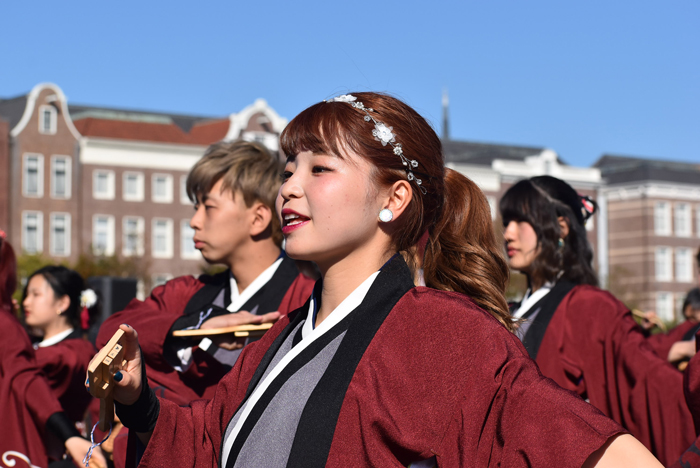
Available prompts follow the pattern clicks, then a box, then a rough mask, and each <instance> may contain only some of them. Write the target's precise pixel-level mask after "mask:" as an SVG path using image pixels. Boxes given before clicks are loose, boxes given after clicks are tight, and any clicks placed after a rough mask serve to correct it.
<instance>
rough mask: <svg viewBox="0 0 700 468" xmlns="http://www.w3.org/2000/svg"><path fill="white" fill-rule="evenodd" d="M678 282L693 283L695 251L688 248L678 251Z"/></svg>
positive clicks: (681, 248) (680, 248)
mask: <svg viewBox="0 0 700 468" xmlns="http://www.w3.org/2000/svg"><path fill="white" fill-rule="evenodd" d="M675 254H676V281H678V282H681V283H692V282H693V251H692V249H689V248H687V247H679V248H677V249H676V252H675Z"/></svg>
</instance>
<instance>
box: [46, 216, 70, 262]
mask: <svg viewBox="0 0 700 468" xmlns="http://www.w3.org/2000/svg"><path fill="white" fill-rule="evenodd" d="M58 217H62V218H63V223H64V225H63V229H64V231H63V236H64V242H65V244H64V249H63V252H59V251H58V250H57V249H56V247H57V244H56V236H55V231H56V218H58ZM71 239H72V237H71V216H70V213H51V217H50V218H49V253H50V254H51V255H52V256H54V257H70V252H71Z"/></svg>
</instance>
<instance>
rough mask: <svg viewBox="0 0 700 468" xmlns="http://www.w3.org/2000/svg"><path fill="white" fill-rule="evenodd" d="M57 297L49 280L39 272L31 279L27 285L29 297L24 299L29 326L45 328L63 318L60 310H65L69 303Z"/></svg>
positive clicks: (23, 305)
mask: <svg viewBox="0 0 700 468" xmlns="http://www.w3.org/2000/svg"><path fill="white" fill-rule="evenodd" d="M65 302H66V301H65V299H64V300H63V301H62V300H61V299H60V298H58V299H57V298H56V296H55V294H54V291H53V289H51V286H50V285H49V283H48V281H46V279H45V278H44V277H43V276H42V275H41V274H38V275H36V276H33V277H32V279H30V280H29V284H28V285H27V297H25V298H24V301H22V307H23V309H24V315H25V321H26V323H27V325H28V326H30V327H32V328H38V329H40V330H43V329H45V328H46V327H48V326H49V325H51V324H52V323H54V322H56V321H58V320H61V317H60V316H59V311H61V312H65V309H66V308H67V307H68V304H65Z"/></svg>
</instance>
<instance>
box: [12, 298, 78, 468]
mask: <svg viewBox="0 0 700 468" xmlns="http://www.w3.org/2000/svg"><path fill="white" fill-rule="evenodd" d="M0 330H2V338H0V416H1V418H0V419H1V420H2V424H0V466H2V467H5V466H8V467H9V466H15V467H23V466H28V465H29V463H30V464H31V465H35V466H39V467H46V466H47V465H48V459H47V455H46V449H45V448H44V436H45V434H44V432H45V428H46V421H48V419H49V417H51V415H52V414H54V413H57V412H59V411H61V405H60V404H59V402H58V400H56V397H55V396H54V395H53V393H52V392H51V388H50V387H49V384H48V382H47V381H46V379H45V377H44V376H43V375H42V373H41V370H40V368H39V366H38V365H37V363H36V359H35V357H34V349H33V348H32V345H31V343H30V342H29V337H28V336H27V333H26V332H25V330H24V328H22V325H20V323H19V321H18V320H17V319H16V318H15V317H14V316H12V314H11V313H10V312H9V311H7V310H6V309H4V308H2V307H0ZM83 392H84V390H83ZM22 460H24V461H22ZM25 462H26V463H27V464H25Z"/></svg>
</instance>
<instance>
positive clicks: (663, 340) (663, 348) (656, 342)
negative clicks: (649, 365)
mask: <svg viewBox="0 0 700 468" xmlns="http://www.w3.org/2000/svg"><path fill="white" fill-rule="evenodd" d="M696 325H697V323H694V322H691V321H690V320H686V321H685V322H683V323H681V324H680V325H678V326H677V327H675V328H673V329H672V330H670V331H669V332H668V333H657V334H655V335H651V336H650V337H649V338H647V342H648V343H649V346H651V348H652V349H653V350H654V352H655V353H656V354H657V355H658V356H659V357H660V358H662V359H668V352H669V351H671V346H673V344H674V343H676V342H677V341H681V340H682V339H683V336H684V335H685V334H686V333H688V332H689V331H690V330H691V329H692V328H693V327H695V326H696Z"/></svg>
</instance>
